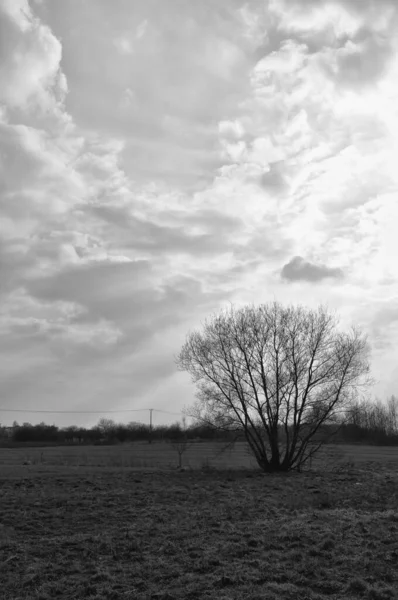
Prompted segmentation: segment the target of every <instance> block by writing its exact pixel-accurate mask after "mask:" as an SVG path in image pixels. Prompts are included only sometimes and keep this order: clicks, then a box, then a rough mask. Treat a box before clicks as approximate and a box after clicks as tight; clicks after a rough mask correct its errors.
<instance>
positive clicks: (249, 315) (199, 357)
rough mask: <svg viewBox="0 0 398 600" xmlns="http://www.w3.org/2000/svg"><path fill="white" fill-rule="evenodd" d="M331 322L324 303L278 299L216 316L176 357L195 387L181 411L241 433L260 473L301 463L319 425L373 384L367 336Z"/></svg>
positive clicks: (317, 445) (311, 450) (322, 438)
mask: <svg viewBox="0 0 398 600" xmlns="http://www.w3.org/2000/svg"><path fill="white" fill-rule="evenodd" d="M336 325H337V322H336V319H335V318H334V317H333V316H331V315H329V314H328V312H327V311H326V309H324V308H323V307H321V308H319V309H318V310H317V311H313V310H305V309H304V308H302V307H298V308H295V307H287V308H285V307H283V306H281V305H280V304H278V303H276V302H274V303H273V304H271V305H260V306H258V307H254V306H251V307H248V306H247V307H243V308H239V309H234V308H233V307H231V308H230V309H228V310H224V311H222V312H221V313H220V314H218V315H214V316H213V317H211V318H210V319H208V320H206V321H205V323H204V325H203V328H202V330H201V331H195V332H192V333H190V334H189V335H188V336H187V340H186V342H185V344H184V345H183V347H182V349H181V352H180V354H179V355H178V357H177V358H176V363H177V365H178V367H179V369H180V370H183V371H188V372H189V373H190V374H191V376H192V380H193V382H194V383H196V385H197V387H198V394H197V397H198V401H197V402H196V404H195V405H194V407H193V408H192V409H191V411H190V412H187V413H186V414H189V415H190V416H193V417H194V418H195V417H196V419H197V420H199V421H202V422H207V423H210V424H211V425H212V426H213V427H214V428H216V429H220V430H223V429H224V430H231V429H234V430H240V431H242V432H243V433H244V436H245V439H246V441H247V443H248V445H249V448H250V449H251V452H252V453H253V455H254V457H255V458H256V461H257V463H258V465H259V466H260V468H261V469H263V470H264V471H268V472H271V471H288V470H290V469H292V468H300V467H301V466H302V465H303V463H304V462H306V460H308V458H309V457H310V456H312V455H313V454H314V453H315V452H316V451H317V450H318V449H319V448H320V446H321V445H322V444H323V443H325V441H327V436H326V435H321V436H319V433H320V431H321V428H322V426H323V425H326V424H328V423H334V422H336V416H337V414H338V413H339V412H340V411H341V410H344V409H345V408H347V407H348V406H349V405H350V403H351V402H352V400H353V398H354V397H355V393H356V390H357V388H358V387H359V386H362V385H369V384H370V383H371V380H370V378H365V375H367V373H368V372H369V363H368V353H369V347H368V344H367V341H366V338H364V337H363V336H362V335H361V334H360V332H359V331H358V329H356V328H352V329H351V331H350V333H348V334H347V333H342V332H339V331H337V330H336ZM336 430H337V428H336ZM281 431H283V433H284V435H283V436H282V435H281ZM317 438H318V439H317ZM315 441H316V443H314V442H315Z"/></svg>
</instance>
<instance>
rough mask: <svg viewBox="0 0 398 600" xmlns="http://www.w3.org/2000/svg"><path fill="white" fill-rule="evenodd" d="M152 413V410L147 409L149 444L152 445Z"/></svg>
mask: <svg viewBox="0 0 398 600" xmlns="http://www.w3.org/2000/svg"><path fill="white" fill-rule="evenodd" d="M152 411H153V408H150V409H149V440H148V441H149V443H150V444H152Z"/></svg>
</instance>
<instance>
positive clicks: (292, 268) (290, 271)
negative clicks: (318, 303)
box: [281, 256, 343, 282]
mask: <svg viewBox="0 0 398 600" xmlns="http://www.w3.org/2000/svg"><path fill="white" fill-rule="evenodd" d="M342 276H343V272H342V270H341V269H333V268H330V267H327V266H325V265H315V264H313V263H310V262H309V261H306V260H304V258H302V257H301V256H295V257H294V258H292V259H291V260H290V261H289V262H288V263H287V264H286V265H285V266H284V267H283V269H282V271H281V277H282V278H283V279H287V280H288V281H312V282H317V281H322V280H323V279H326V278H328V277H333V278H340V277H342Z"/></svg>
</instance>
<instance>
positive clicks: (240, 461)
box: [0, 442, 398, 469]
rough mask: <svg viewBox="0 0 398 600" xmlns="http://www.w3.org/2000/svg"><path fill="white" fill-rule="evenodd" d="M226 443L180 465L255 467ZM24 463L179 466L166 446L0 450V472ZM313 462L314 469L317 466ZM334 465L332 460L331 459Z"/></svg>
mask: <svg viewBox="0 0 398 600" xmlns="http://www.w3.org/2000/svg"><path fill="white" fill-rule="evenodd" d="M226 446H227V444H226V443H220V442H218V443H217V442H213V443H212V442H204V443H194V444H193V445H192V446H191V447H190V448H188V450H187V451H186V452H185V453H184V454H183V457H182V463H183V466H186V467H192V468H194V469H197V468H202V467H208V466H214V467H216V468H219V469H223V468H224V469H225V468H255V467H256V463H255V461H254V459H253V457H252V456H251V455H249V454H248V452H247V446H246V444H244V443H241V442H237V443H236V444H235V445H234V446H230V447H228V448H226ZM325 453H326V454H332V455H333V456H334V457H336V456H337V455H338V456H339V460H345V461H346V460H351V461H355V462H364V461H365V462H367V463H369V462H370V461H373V462H376V463H378V462H380V461H381V462H386V461H396V463H397V468H398V448H397V447H378V446H347V445H339V446H332V445H331V446H326V447H325ZM24 462H29V463H31V464H32V465H42V466H47V467H53V466H56V467H72V466H76V467H77V466H80V467H82V466H92V467H132V468H135V469H147V468H160V469H165V468H171V467H175V466H177V465H178V454H177V452H176V450H175V449H174V448H173V447H172V446H171V445H170V444H168V443H158V442H157V443H153V444H148V443H147V442H142V443H135V444H122V445H115V446H78V445H77V446H55V447H46V448H30V447H27V448H0V469H1V468H2V467H3V468H7V467H12V468H15V466H20V465H22V464H23V463H24ZM316 462H317V461H316V460H315V461H314V466H315V464H316ZM333 462H335V458H333Z"/></svg>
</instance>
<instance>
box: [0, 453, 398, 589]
mask: <svg viewBox="0 0 398 600" xmlns="http://www.w3.org/2000/svg"><path fill="white" fill-rule="evenodd" d="M197 446H198V447H196V446H195V447H193V448H191V449H190V450H189V451H187V453H186V454H184V463H185V464H186V465H187V466H188V458H190V461H191V465H190V466H191V469H189V468H188V469H187V470H186V471H183V472H179V471H178V470H177V469H175V465H176V464H177V462H178V457H177V455H176V452H175V451H173V450H172V449H171V448H170V447H169V446H168V445H167V444H152V445H149V444H145V445H140V444H137V445H135V446H134V447H132V448H128V447H127V446H126V447H121V446H113V447H104V446H95V447H84V448H83V447H80V448H78V447H69V448H65V447H62V448H61V447H60V448H42V449H40V448H34V449H31V448H23V449H22V448H18V449H5V448H2V449H0V457H1V464H0V598H1V599H2V600H22V599H24V600H25V599H37V600H50V599H53V598H70V599H72V598H73V599H80V598H88V599H91V600H99V599H103V598H109V599H111V600H112V599H115V600H118V599H127V598H134V599H137V600H144V599H150V598H152V599H158V600H173V599H175V600H179V599H186V598H187V599H189V598H192V599H201V598H206V599H213V598H220V599H222V600H227V599H228V600H232V599H252V600H260V599H263V600H265V599H267V600H280V599H281V600H285V599H291V600H298V599H300V600H304V599H309V600H325V599H326V598H329V599H335V600H341V599H343V598H344V599H347V600H351V599H357V598H365V599H368V600H390V599H391V600H396V599H398V594H397V590H398V449H391V448H369V447H368V448H365V447H360V446H345V447H339V448H334V447H328V448H326V449H325V452H324V453H323V455H322V456H321V457H320V458H319V459H318V460H317V461H314V462H313V465H312V469H311V470H306V471H305V472H303V473H300V474H299V473H296V472H292V473H289V474H284V475H264V474H262V473H260V472H258V471H257V470H256V469H255V468H254V464H252V466H250V464H245V465H243V466H240V463H239V461H240V460H249V461H250V459H249V457H248V456H247V454H246V452H245V448H244V446H243V445H241V446H242V447H239V446H238V445H237V444H236V445H235V448H233V449H230V450H228V452H230V455H228V456H224V457H223V460H224V461H225V462H226V463H227V462H228V461H229V464H228V465H226V466H225V465H222V464H220V465H218V466H217V462H216V461H217V460H221V457H220V456H218V457H215V454H217V452H218V451H219V450H220V445H214V444H213V445H211V444H208V445H206V444H198V445H197ZM199 446H201V448H200V449H199ZM237 446H238V447H237ZM221 447H222V445H221ZM169 451H170V454H167V453H168V452H169ZM189 452H191V455H189ZM42 453H43V454H42ZM129 453H131V454H129ZM206 453H208V457H207V458H210V464H208V462H206V456H205V455H206ZM203 456H205V460H203ZM84 457H86V460H85V458H84ZM33 459H34V461H35V462H33ZM122 459H123V460H124V463H123V461H122ZM129 459H131V461H132V462H130V463H129V462H128V460H129ZM185 459H187V460H186V461H185ZM26 460H30V461H31V462H32V464H29V465H23V464H22V463H23V462H24V461H26ZM112 461H113V462H112ZM139 461H146V464H144V463H143V462H141V463H139ZM195 461H196V462H195ZM149 463H150V464H149ZM169 463H171V464H169ZM195 465H196V466H195ZM212 465H213V467H217V468H213V469H211V466H212ZM202 466H203V468H201V467H202ZM209 467H210V468H209Z"/></svg>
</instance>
